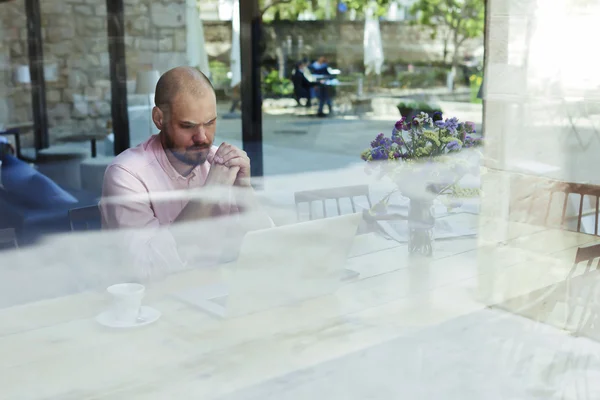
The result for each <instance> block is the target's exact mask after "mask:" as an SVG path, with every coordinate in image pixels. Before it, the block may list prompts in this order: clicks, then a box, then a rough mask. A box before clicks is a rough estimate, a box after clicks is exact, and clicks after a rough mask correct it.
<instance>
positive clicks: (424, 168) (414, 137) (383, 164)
mask: <svg viewBox="0 0 600 400" xmlns="http://www.w3.org/2000/svg"><path fill="white" fill-rule="evenodd" d="M474 133H475V127H474V124H473V123H472V122H464V123H462V122H459V120H458V119H457V118H448V119H444V118H443V117H442V114H441V113H440V112H436V113H435V114H433V117H430V116H429V115H428V114H426V113H424V112H421V113H420V114H418V115H417V116H415V117H414V118H413V119H412V120H410V121H408V120H407V119H406V118H404V117H403V118H402V119H400V120H399V121H398V122H396V124H395V125H394V128H393V130H392V134H391V136H390V137H386V136H385V135H384V134H383V133H380V134H379V135H378V136H377V137H376V138H375V140H373V141H372V142H371V146H370V148H368V149H366V150H365V151H364V152H363V153H362V155H361V158H362V159H363V160H364V161H366V162H367V163H368V164H367V171H369V172H372V171H374V170H378V171H379V173H380V176H381V177H382V176H388V177H389V178H390V179H391V180H392V181H393V182H394V183H395V184H396V186H397V188H398V189H397V190H396V191H400V193H401V194H402V195H404V196H406V197H408V198H409V199H410V207H409V213H408V224H409V243H408V247H409V252H410V253H420V254H424V255H431V254H432V241H433V226H434V225H435V218H434V215H433V201H434V200H435V198H437V197H438V196H440V195H448V197H450V198H458V197H464V196H465V193H466V191H469V189H465V188H461V187H460V186H459V184H458V182H459V181H460V180H461V179H462V178H463V177H464V176H465V174H467V173H469V172H470V171H477V170H478V169H479V162H478V161H476V162H475V161H474V160H473V156H474V154H473V152H465V151H463V150H464V149H469V148H474V147H477V146H479V145H481V143H482V141H481V139H479V138H475V137H474V136H473V134H474ZM396 191H394V192H396ZM471 191H472V192H473V193H471V194H476V195H478V194H479V193H478V189H474V190H473V189H471ZM394 192H392V193H390V194H389V195H388V196H386V197H385V198H384V199H383V200H382V201H380V202H379V203H378V204H376V205H375V206H374V208H373V209H372V210H371V212H378V211H380V210H381V209H382V208H385V206H386V205H387V202H388V201H389V198H390V196H391V194H393V193H394Z"/></svg>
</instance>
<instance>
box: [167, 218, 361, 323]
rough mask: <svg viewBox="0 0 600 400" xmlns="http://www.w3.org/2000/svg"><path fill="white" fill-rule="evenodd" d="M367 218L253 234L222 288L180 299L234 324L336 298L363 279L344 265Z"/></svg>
mask: <svg viewBox="0 0 600 400" xmlns="http://www.w3.org/2000/svg"><path fill="white" fill-rule="evenodd" d="M361 218H362V214H360V213H357V214H350V215H344V216H340V217H333V218H325V219H320V220H314V221H308V222H301V223H297V224H293V225H285V226H280V227H276V228H270V229H263V230H258V231H252V232H249V233H248V234H247V235H246V236H245V237H244V240H243V242H242V245H241V249H240V252H239V257H238V259H237V261H236V262H234V263H231V264H228V265H225V266H223V267H222V268H221V276H222V280H221V281H222V282H223V283H222V284H217V285H212V286H202V287H198V288H192V289H189V290H185V291H180V292H177V293H175V294H174V296H175V297H176V298H178V299H180V300H182V301H184V302H186V303H188V304H191V305H193V306H195V307H198V308H201V309H202V310H204V311H207V312H209V313H211V314H213V315H216V316H218V317H221V318H231V317H236V316H241V315H246V314H250V313H253V312H257V311H260V310H265V309H269V308H273V307H278V306H285V305H289V304H294V303H296V302H298V301H300V300H303V299H308V298H312V297H317V296H321V295H325V294H328V293H333V292H335V291H336V290H337V288H338V287H339V286H340V285H341V284H342V281H344V280H348V279H352V278H354V277H356V276H358V273H356V272H354V271H351V270H346V269H345V268H344V264H345V262H346V260H347V257H348V254H349V252H350V249H351V247H352V243H353V241H354V237H355V235H356V231H357V229H358V225H359V223H360V221H361Z"/></svg>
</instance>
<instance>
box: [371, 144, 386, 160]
mask: <svg viewBox="0 0 600 400" xmlns="http://www.w3.org/2000/svg"><path fill="white" fill-rule="evenodd" d="M371 157H372V158H373V160H387V159H388V154H387V152H386V151H385V149H383V148H381V147H380V148H377V149H373V150H372V151H371Z"/></svg>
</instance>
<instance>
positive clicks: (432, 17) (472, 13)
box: [411, 0, 485, 64]
mask: <svg viewBox="0 0 600 400" xmlns="http://www.w3.org/2000/svg"><path fill="white" fill-rule="evenodd" d="M411 13H412V14H413V15H415V16H416V17H417V18H416V20H415V23H417V24H419V25H421V26H423V27H427V28H429V29H431V32H432V34H431V36H432V39H435V38H437V37H438V36H439V34H440V32H441V31H442V32H443V33H442V34H444V42H445V43H448V41H450V42H451V43H452V44H453V45H454V57H453V63H454V64H455V63H456V62H457V60H456V58H457V57H458V51H459V49H460V47H461V45H462V44H463V43H464V42H465V41H466V40H467V39H472V38H477V37H481V36H483V30H484V24H485V0H418V1H417V2H416V3H415V4H413V6H412V7H411ZM440 28H441V29H440ZM444 58H445V54H444Z"/></svg>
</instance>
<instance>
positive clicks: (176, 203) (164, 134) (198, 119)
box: [100, 67, 270, 264]
mask: <svg viewBox="0 0 600 400" xmlns="http://www.w3.org/2000/svg"><path fill="white" fill-rule="evenodd" d="M152 120H153V122H154V124H155V125H156V127H157V128H158V130H159V131H160V132H159V133H158V134H157V135H153V136H151V137H150V138H149V139H148V140H147V141H145V142H144V143H142V144H140V145H139V146H137V147H135V148H131V149H128V150H126V151H124V152H123V153H121V154H119V155H118V156H117V157H116V158H115V159H114V161H113V162H112V163H111V164H110V165H109V166H108V168H107V169H106V172H105V175H104V184H103V189H102V200H101V202H100V211H101V213H102V225H103V227H104V228H108V229H115V228H144V229H143V232H145V234H142V235H140V234H137V235H136V236H135V238H134V240H133V242H132V243H129V244H128V245H129V247H130V248H131V249H132V251H133V252H134V253H135V257H136V259H137V261H138V262H139V263H141V264H153V263H155V262H156V260H157V259H160V260H161V262H163V261H164V262H166V263H167V264H172V263H175V262H182V263H184V262H185V261H184V260H183V261H182V260H181V258H180V256H179V254H178V253H177V251H176V248H177V241H176V240H175V238H174V237H173V236H172V234H171V233H170V232H169V231H168V230H164V229H159V228H161V227H165V226H169V225H171V224H173V223H175V222H180V221H193V220H201V219H207V218H209V217H213V216H217V215H218V216H222V215H223V214H227V213H230V212H233V211H237V207H235V204H234V205H233V207H231V206H232V202H227V203H225V204H216V203H214V202H208V201H195V200H191V201H188V200H187V199H186V197H185V196H184V197H182V198H179V199H175V200H172V199H171V200H169V201H161V200H159V199H158V198H157V197H156V196H152V195H153V194H156V193H165V192H175V191H184V190H192V191H193V190H197V189H199V188H206V187H209V186H213V187H216V186H220V187H232V186H240V187H245V188H248V189H249V190H248V192H251V189H250V160H249V158H248V156H247V155H246V153H245V152H244V151H242V150H240V149H238V148H236V147H235V146H232V145H230V144H227V143H223V144H221V145H220V146H219V147H218V148H217V147H216V146H213V141H214V139H215V132H216V125H217V103H216V97H215V91H214V89H213V87H212V84H211V83H210V81H209V80H208V79H207V78H206V76H204V74H202V73H201V72H200V71H198V70H197V69H195V68H191V67H178V68H174V69H172V70H170V71H168V72H166V73H165V74H164V75H163V76H161V78H160V79H159V81H158V84H157V85H156V93H155V107H154V108H153V109H152ZM180 193H181V192H180ZM111 198H112V199H111ZM115 198H119V199H125V200H124V201H114V199H115ZM157 199H158V200H157ZM233 203H235V202H233ZM267 218H268V217H267ZM263 222H264V221H263ZM268 223H269V224H270V222H268ZM157 252H159V253H160V254H157ZM165 260H166V261H165Z"/></svg>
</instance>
